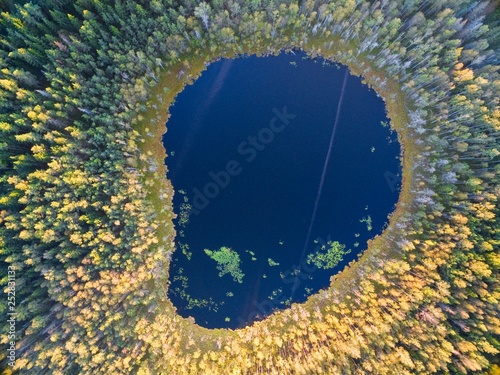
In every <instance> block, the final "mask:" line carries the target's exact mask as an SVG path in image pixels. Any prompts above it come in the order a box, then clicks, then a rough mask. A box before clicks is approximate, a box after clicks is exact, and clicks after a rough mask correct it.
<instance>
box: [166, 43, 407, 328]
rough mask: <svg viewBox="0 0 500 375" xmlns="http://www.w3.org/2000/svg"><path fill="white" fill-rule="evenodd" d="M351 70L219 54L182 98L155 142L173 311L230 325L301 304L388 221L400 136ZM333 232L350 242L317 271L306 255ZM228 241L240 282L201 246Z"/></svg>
mask: <svg viewBox="0 0 500 375" xmlns="http://www.w3.org/2000/svg"><path fill="white" fill-rule="evenodd" d="M346 69H347V68H346V67H344V66H338V65H332V64H329V63H326V62H325V61H324V60H321V59H314V60H312V59H309V58H306V56H305V54H304V53H299V52H296V53H291V54H281V55H279V56H273V57H261V58H257V57H255V56H250V57H244V58H238V59H235V60H226V59H223V60H220V61H217V62H215V63H213V64H211V65H210V66H209V67H208V69H207V70H206V71H205V72H203V74H202V75H201V77H200V78H199V79H198V80H196V82H195V83H194V84H193V85H191V86H187V87H186V88H185V89H184V91H183V92H182V93H180V94H179V95H178V96H177V98H176V102H175V103H174V104H173V105H172V106H171V108H170V113H171V117H170V119H169V121H168V123H167V127H168V132H167V133H166V134H165V136H164V138H163V143H164V145H165V148H166V150H167V155H168V157H167V159H166V164H167V167H168V173H167V177H168V178H169V179H171V180H172V183H173V185H174V187H175V191H176V194H175V197H174V209H175V211H176V213H177V214H178V215H179V214H180V215H179V218H178V219H177V220H176V229H177V238H176V243H177V249H176V251H175V253H174V255H173V258H172V262H171V266H170V267H171V269H170V281H171V286H170V288H169V297H170V299H171V300H172V302H173V303H174V305H175V306H176V307H177V309H178V312H179V314H180V315H181V316H184V317H188V316H192V317H193V318H194V319H195V321H196V323H197V324H199V325H201V326H205V327H208V328H220V327H224V328H238V327H243V326H245V325H247V324H251V323H252V322H253V321H254V320H259V319H263V318H264V317H265V316H267V315H268V314H270V313H272V311H274V310H276V309H283V308H286V307H287V306H288V305H289V304H290V303H293V302H303V301H305V300H306V299H307V296H308V295H310V294H314V293H316V292H318V291H319V290H320V289H322V288H326V287H328V285H329V282H330V281H329V280H330V277H331V276H332V275H334V274H336V273H338V272H340V271H341V270H342V269H343V268H344V267H345V265H346V264H347V263H349V262H350V261H352V260H353V259H356V258H357V256H358V254H360V253H361V252H363V251H364V250H366V247H367V241H368V240H369V239H371V238H373V237H374V236H376V235H378V234H380V233H381V232H382V230H383V228H385V226H386V225H387V222H388V219H387V217H388V215H389V214H390V213H391V212H392V211H393V210H394V208H395V205H396V203H397V200H398V196H399V188H400V184H401V163H400V159H399V158H400V152H401V150H400V145H399V143H398V141H397V136H396V134H395V133H394V132H393V131H391V129H390V128H389V127H388V126H387V123H388V122H389V120H388V119H387V117H386V113H385V106H384V103H383V101H382V99H381V98H379V97H378V96H377V95H376V93H375V92H374V91H373V90H370V89H369V88H368V87H367V86H365V85H363V84H362V83H361V79H360V78H358V77H353V76H350V75H349V76H348V77H347V81H346V82H345V89H344V91H343V93H342V86H343V84H344V79H345V77H346V76H345V74H346ZM341 99H342V100H341ZM339 102H340V105H339ZM337 109H340V111H339V113H338V114H337ZM334 127H335V134H334V137H333V142H331V138H332V131H333V129H334ZM330 146H331V147H330ZM329 150H330V153H329ZM327 155H329V157H328V158H327ZM327 159H328V160H327ZM313 216H314V219H313ZM328 241H338V242H339V243H341V244H344V245H345V249H350V250H351V251H350V253H348V254H345V255H344V257H343V261H342V262H340V263H339V264H338V265H337V266H336V267H335V268H333V269H327V270H325V269H318V268H317V267H315V266H314V265H313V264H310V263H308V262H307V256H308V255H309V254H313V253H315V252H318V251H321V247H322V246H323V245H325V244H326V243H327V242H328ZM222 247H226V248H227V249H230V250H227V252H228V253H227V254H230V255H235V254H237V255H238V257H239V262H240V263H239V268H240V271H241V272H240V276H241V274H244V276H243V277H240V280H237V279H236V278H235V277H232V275H231V274H230V273H227V274H222V276H220V275H219V274H220V273H221V270H220V269H217V263H216V261H214V260H213V259H211V258H210V257H209V255H207V253H206V252H205V251H204V250H205V249H209V250H212V251H214V250H219V249H220V248H222ZM227 254H226V255H227ZM231 267H232V266H231ZM239 281H241V282H239Z"/></svg>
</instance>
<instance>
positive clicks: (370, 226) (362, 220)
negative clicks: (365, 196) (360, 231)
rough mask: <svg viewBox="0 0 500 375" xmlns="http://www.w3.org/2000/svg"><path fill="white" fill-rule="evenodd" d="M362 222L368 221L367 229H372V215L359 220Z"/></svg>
mask: <svg viewBox="0 0 500 375" xmlns="http://www.w3.org/2000/svg"><path fill="white" fill-rule="evenodd" d="M359 222H360V223H366V229H367V230H368V231H370V230H372V229H373V227H372V217H371V216H370V215H368V216H366V217H363V218H362V219H360V220H359Z"/></svg>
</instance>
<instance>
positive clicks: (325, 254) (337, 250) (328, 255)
mask: <svg viewBox="0 0 500 375" xmlns="http://www.w3.org/2000/svg"><path fill="white" fill-rule="evenodd" d="M327 245H328V246H327ZM327 245H323V246H321V250H320V251H316V252H315V253H312V254H309V255H308V256H307V263H308V264H314V265H315V266H316V267H318V268H322V269H324V270H329V269H332V268H335V267H336V266H337V264H339V263H340V262H341V261H342V259H343V258H344V255H345V254H349V253H350V252H351V250H347V251H346V250H345V245H343V244H341V243H340V242H338V241H329V242H328V243H327Z"/></svg>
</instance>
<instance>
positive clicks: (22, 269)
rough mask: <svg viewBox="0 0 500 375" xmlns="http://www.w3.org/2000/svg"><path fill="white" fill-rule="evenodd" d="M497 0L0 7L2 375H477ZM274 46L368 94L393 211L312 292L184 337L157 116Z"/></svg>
mask: <svg viewBox="0 0 500 375" xmlns="http://www.w3.org/2000/svg"><path fill="white" fill-rule="evenodd" d="M497 5H498V4H497V2H495V1H493V2H488V1H475V0H474V1H473V0H443V1H431V0H379V1H374V0H372V1H368V0H357V1H355V0H338V1H323V0H302V1H291V0H270V1H263V0H251V1H241V0H214V1H206V2H201V3H200V2H198V1H192V0H151V1H149V0H148V1H146V0H134V1H132V0H116V1H107V0H71V1H70V0H40V1H36V0H32V1H13V0H7V1H4V2H1V3H0V9H1V11H2V13H1V16H0V42H1V43H0V170H1V173H0V269H1V270H2V271H1V273H0V277H1V284H2V287H3V290H4V293H3V294H2V299H1V302H0V314H1V316H2V324H0V327H1V328H2V335H1V341H0V342H1V348H2V350H1V353H0V360H1V364H0V366H1V368H2V369H3V371H5V373H7V374H8V373H20V374H65V375H67V374H122V373H123V374H129V373H137V374H144V375H145V374H259V373H266V374H400V375H403V374H470V373H478V374H498V373H499V371H500V369H499V367H498V358H499V350H500V341H499V338H500V335H499V334H500V319H499V316H500V314H499V313H500V309H499V298H500V288H499V281H498V271H499V268H500V254H499V247H500V225H499V215H500V212H499V205H498V197H499V195H500V185H499V176H500V163H499V161H500V145H499V135H500V99H499V97H500V96H499V92H500V74H499V68H500V60H499V57H500V55H499V46H500V43H499V35H500V27H499V24H498V20H499V19H500V16H499V11H498V8H497ZM291 49H302V50H304V51H306V52H307V53H308V54H309V55H311V56H323V57H325V58H327V59H330V60H332V61H336V62H340V63H343V64H346V65H347V66H348V67H349V68H350V69H351V71H352V72H353V73H354V74H357V75H361V76H363V77H364V79H365V80H366V82H367V84H369V85H370V86H372V87H373V88H374V89H375V90H376V91H377V92H378V93H379V95H381V96H382V97H383V98H384V100H385V102H386V106H387V110H388V115H389V117H390V118H391V126H392V127H393V128H394V129H395V130H396V131H397V132H398V134H399V137H400V140H401V143H402V145H403V146H404V154H403V180H404V181H403V188H402V192H401V198H400V202H399V204H398V207H397V209H396V211H395V213H394V214H393V216H392V219H391V221H390V224H389V226H388V228H387V229H386V230H385V231H384V233H383V234H382V235H381V236H379V237H377V238H375V239H374V240H373V241H372V242H371V243H370V246H369V248H368V250H367V251H366V252H365V253H364V255H363V256H362V257H361V258H360V259H359V260H358V261H357V262H355V263H352V264H351V265H350V267H348V268H347V269H345V270H344V271H343V272H342V273H341V274H339V275H338V276H336V277H335V278H334V279H333V280H332V282H331V286H330V287H329V288H328V289H326V290H323V291H320V292H319V293H317V294H316V295H313V296H311V297H310V298H309V299H308V301H307V302H306V303H304V304H294V305H292V306H291V307H290V308H289V309H287V310H284V311H280V312H277V313H275V314H273V315H271V316H270V317H268V318H266V319H265V320H263V321H261V322H257V323H255V324H253V325H251V326H248V327H245V328H242V329H238V330H235V331H231V330H209V329H206V328H202V327H199V326H197V325H196V324H194V323H193V322H192V321H191V320H190V319H183V318H181V317H180V316H178V315H177V314H176V311H175V308H174V307H173V305H172V303H171V302H170V301H169V300H168V298H167V289H168V270H169V260H170V257H171V255H172V252H173V250H174V239H175V229H174V227H173V225H172V219H173V217H174V216H175V214H174V212H173V210H172V205H171V202H172V196H173V191H174V190H173V188H172V186H171V184H170V182H169V181H168V180H167V179H166V178H165V172H166V167H165V166H164V163H163V159H164V157H165V150H163V148H162V147H161V134H162V133H163V132H164V130H165V128H164V121H165V120H166V118H167V114H166V112H167V110H168V106H169V105H170V104H171V103H172V101H173V100H174V98H175V96H176V95H177V93H179V92H180V91H181V90H182V88H183V87H184V85H186V84H188V83H191V82H192V81H193V80H194V79H196V77H197V76H199V74H200V73H201V72H202V70H203V69H204V68H205V66H206V64H208V63H209V62H211V61H215V60H217V59H219V58H221V57H237V56H239V55H242V54H252V53H256V54H258V55H268V54H278V53H279V52H280V51H287V50H291ZM167 127H168V124H167ZM9 271H10V272H9ZM14 280H15V281H14ZM13 282H14V284H13ZM12 289H15V299H14V301H15V303H14V304H12V303H10V302H12V301H13V300H12V299H9V297H10V296H12V293H9V291H12ZM13 311H14V312H15V334H14V335H12V331H11V328H10V327H11V325H10V324H8V323H7V320H8V319H9V315H8V313H9V312H13ZM11 342H13V345H14V347H15V350H12V349H11V346H12V344H11ZM12 353H14V357H15V358H12ZM9 357H10V358H9Z"/></svg>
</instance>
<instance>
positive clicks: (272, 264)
mask: <svg viewBox="0 0 500 375" xmlns="http://www.w3.org/2000/svg"><path fill="white" fill-rule="evenodd" d="M267 263H269V266H270V267H275V266H279V265H280V264H279V263H278V262H276V261H275V260H272V259H271V258H267Z"/></svg>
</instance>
